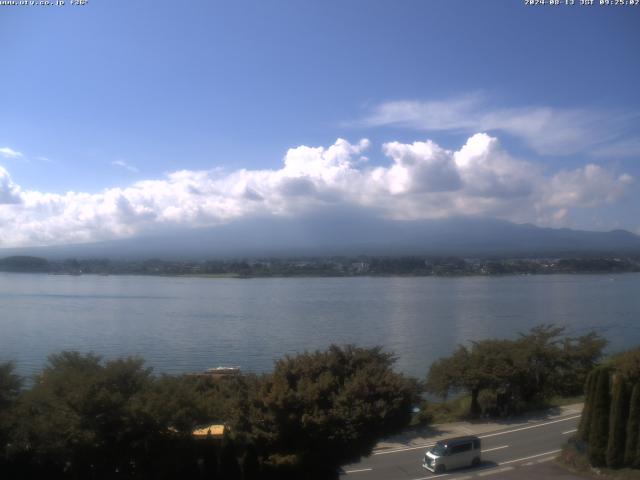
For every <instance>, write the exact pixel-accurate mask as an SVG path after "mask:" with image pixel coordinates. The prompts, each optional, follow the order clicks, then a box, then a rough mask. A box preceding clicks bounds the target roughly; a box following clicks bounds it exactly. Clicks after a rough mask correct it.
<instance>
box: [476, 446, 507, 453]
mask: <svg viewBox="0 0 640 480" xmlns="http://www.w3.org/2000/svg"><path fill="white" fill-rule="evenodd" d="M503 448H509V445H501V446H499V447H493V448H487V449H486V450H482V453H486V452H493V451H494V450H502V449H503Z"/></svg>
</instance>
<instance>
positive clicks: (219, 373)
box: [187, 367, 241, 378]
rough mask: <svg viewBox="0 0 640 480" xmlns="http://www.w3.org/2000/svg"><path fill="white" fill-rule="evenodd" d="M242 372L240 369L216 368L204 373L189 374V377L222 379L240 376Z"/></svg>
mask: <svg viewBox="0 0 640 480" xmlns="http://www.w3.org/2000/svg"><path fill="white" fill-rule="evenodd" d="M240 372H241V370H240V367H215V368H207V369H206V370H205V371H204V372H197V373H188V374H187V375H189V376H192V377H210V378H220V377H231V376H234V375H240Z"/></svg>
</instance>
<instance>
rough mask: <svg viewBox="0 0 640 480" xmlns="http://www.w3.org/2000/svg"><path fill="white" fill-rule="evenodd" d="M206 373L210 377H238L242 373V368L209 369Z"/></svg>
mask: <svg viewBox="0 0 640 480" xmlns="http://www.w3.org/2000/svg"><path fill="white" fill-rule="evenodd" d="M204 373H206V374H208V375H238V374H239V373H240V367H215V368H207V369H206V370H205V371H204Z"/></svg>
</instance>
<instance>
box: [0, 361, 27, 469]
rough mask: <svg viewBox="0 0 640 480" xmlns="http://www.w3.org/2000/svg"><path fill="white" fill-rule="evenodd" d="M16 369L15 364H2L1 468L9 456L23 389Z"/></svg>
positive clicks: (0, 382)
mask: <svg viewBox="0 0 640 480" xmlns="http://www.w3.org/2000/svg"><path fill="white" fill-rule="evenodd" d="M14 369H15V366H14V364H13V362H6V363H0V468H2V465H3V463H5V461H6V460H7V457H8V455H9V452H8V448H7V445H8V444H9V440H10V438H11V436H12V435H13V430H14V428H15V424H16V418H15V415H14V407H15V405H16V402H17V401H18V399H19V397H20V393H21V389H22V378H20V377H19V376H18V375H16V374H15V373H14Z"/></svg>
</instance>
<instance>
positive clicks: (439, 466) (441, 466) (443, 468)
mask: <svg viewBox="0 0 640 480" xmlns="http://www.w3.org/2000/svg"><path fill="white" fill-rule="evenodd" d="M446 470H447V467H445V466H444V465H438V466H437V467H436V473H444V472H445V471H446Z"/></svg>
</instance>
